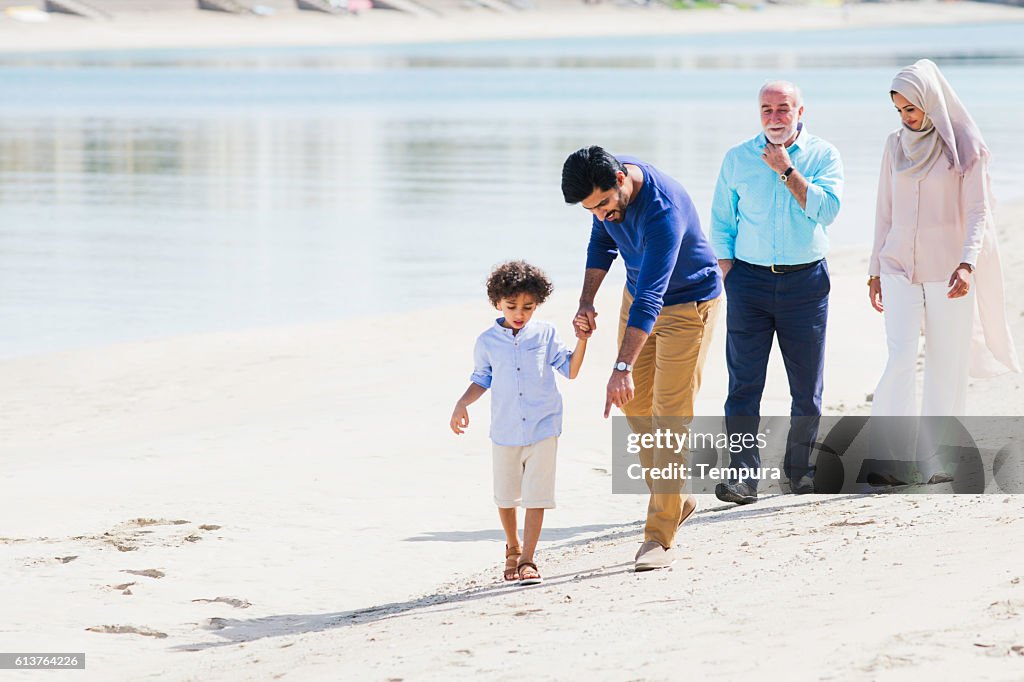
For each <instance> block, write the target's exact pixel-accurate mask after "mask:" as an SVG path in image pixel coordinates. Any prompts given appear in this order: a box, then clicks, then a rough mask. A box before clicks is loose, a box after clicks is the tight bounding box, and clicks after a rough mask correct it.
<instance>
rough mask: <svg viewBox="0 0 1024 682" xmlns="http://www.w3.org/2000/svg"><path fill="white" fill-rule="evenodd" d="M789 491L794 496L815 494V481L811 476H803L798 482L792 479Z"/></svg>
mask: <svg viewBox="0 0 1024 682" xmlns="http://www.w3.org/2000/svg"><path fill="white" fill-rule="evenodd" d="M789 490H790V492H792V493H793V494H794V495H810V494H811V493H813V492H814V479H813V478H811V477H810V476H801V477H800V478H799V479H798V480H796V481H794V480H792V479H790V481H789Z"/></svg>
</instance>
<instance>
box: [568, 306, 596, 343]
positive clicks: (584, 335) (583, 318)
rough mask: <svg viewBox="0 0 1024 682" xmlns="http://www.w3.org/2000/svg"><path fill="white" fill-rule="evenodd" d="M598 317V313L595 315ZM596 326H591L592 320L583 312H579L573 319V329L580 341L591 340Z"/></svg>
mask: <svg viewBox="0 0 1024 682" xmlns="http://www.w3.org/2000/svg"><path fill="white" fill-rule="evenodd" d="M593 314H594V316H595V317H596V316H597V313H596V312H595V313H593ZM595 328H596V325H593V324H591V318H590V317H589V316H587V315H586V314H584V313H582V312H578V313H577V316H575V317H573V318H572V329H573V330H574V331H575V334H577V338H578V339H589V338H590V337H592V336H593V335H594V329H595Z"/></svg>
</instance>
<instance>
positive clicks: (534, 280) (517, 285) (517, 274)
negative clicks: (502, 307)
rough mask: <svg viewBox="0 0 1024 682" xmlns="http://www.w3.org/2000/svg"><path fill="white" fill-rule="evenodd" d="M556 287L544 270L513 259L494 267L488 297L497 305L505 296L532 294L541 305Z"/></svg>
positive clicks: (488, 280)
mask: <svg viewBox="0 0 1024 682" xmlns="http://www.w3.org/2000/svg"><path fill="white" fill-rule="evenodd" d="M553 289H554V287H553V286H552V285H551V280H549V279H548V276H547V275H545V274H544V271H543V270H541V269H540V268H538V267H537V266H535V265H530V264H529V263H527V262H526V261H524V260H512V261H509V262H507V263H502V264H501V265H499V266H498V267H496V268H494V271H493V272H492V273H491V276H490V277H488V278H487V298H489V299H490V301H491V305H493V306H496V305H498V303H500V302H501V300H502V299H505V298H515V297H516V296H518V295H519V294H530V295H531V296H533V300H535V301H536V302H537V305H540V304H541V303H543V302H544V301H546V300H547V298H548V296H550V295H551V292H552V290H553Z"/></svg>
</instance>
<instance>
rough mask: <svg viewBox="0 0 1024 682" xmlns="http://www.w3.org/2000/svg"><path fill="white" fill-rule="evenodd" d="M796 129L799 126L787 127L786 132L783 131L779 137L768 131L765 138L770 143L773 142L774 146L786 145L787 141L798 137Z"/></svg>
mask: <svg viewBox="0 0 1024 682" xmlns="http://www.w3.org/2000/svg"><path fill="white" fill-rule="evenodd" d="M796 128H797V124H796V123H793V125H791V126H789V127H787V128H786V129H785V130H783V131H782V132H781V133H779V134H777V135H776V134H772V133H770V132H768V131H767V130H766V131H764V136H765V137H766V138H768V141H769V142H771V143H772V144H784V143H785V142H786V141H787V140H789V139H790V138H791V137H793V136H794V135H796Z"/></svg>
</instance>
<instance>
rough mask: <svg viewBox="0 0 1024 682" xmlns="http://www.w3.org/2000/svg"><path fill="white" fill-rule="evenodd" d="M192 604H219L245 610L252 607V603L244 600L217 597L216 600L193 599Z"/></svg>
mask: <svg viewBox="0 0 1024 682" xmlns="http://www.w3.org/2000/svg"><path fill="white" fill-rule="evenodd" d="M192 601H193V602H197V603H202V604H214V603H217V602H220V603H222V604H227V605H228V606H234V607H235V608H236V609H247V608H249V607H250V606H252V603H250V602H248V601H246V600H245V599H235V598H234V597H217V598H216V599H193V600H192Z"/></svg>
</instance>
